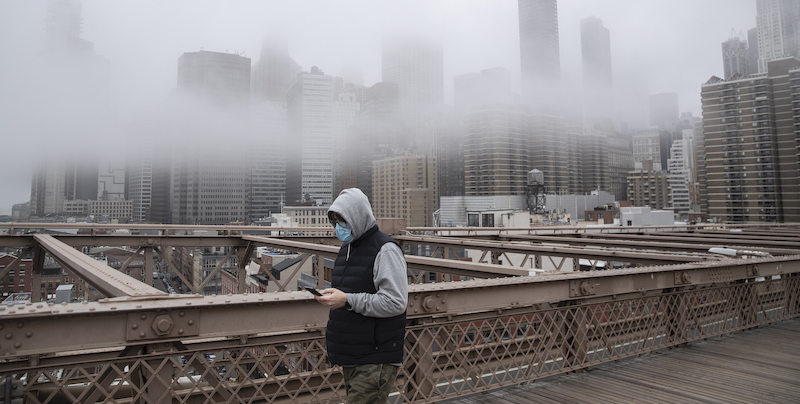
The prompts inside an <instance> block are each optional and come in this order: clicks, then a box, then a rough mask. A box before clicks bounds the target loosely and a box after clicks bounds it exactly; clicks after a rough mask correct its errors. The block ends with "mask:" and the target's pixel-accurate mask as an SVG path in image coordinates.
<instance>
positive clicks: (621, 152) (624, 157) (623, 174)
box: [608, 134, 634, 201]
mask: <svg viewBox="0 0 800 404" xmlns="http://www.w3.org/2000/svg"><path fill="white" fill-rule="evenodd" d="M633 169H634V163H633V152H632V151H631V146H630V141H629V140H628V138H627V137H625V136H623V135H621V134H613V135H609V136H608V177H609V184H610V189H609V192H610V193H612V194H614V198H615V199H616V200H617V201H627V200H628V173H629V172H630V171H632V170H633Z"/></svg>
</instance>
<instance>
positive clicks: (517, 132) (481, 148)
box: [464, 105, 538, 196]
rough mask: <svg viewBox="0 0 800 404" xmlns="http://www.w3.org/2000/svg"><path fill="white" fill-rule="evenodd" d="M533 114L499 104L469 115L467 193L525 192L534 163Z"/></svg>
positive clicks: (509, 193)
mask: <svg viewBox="0 0 800 404" xmlns="http://www.w3.org/2000/svg"><path fill="white" fill-rule="evenodd" d="M530 119H531V118H530V115H529V114H528V112H527V109H525V108H524V107H523V106H520V105H516V106H509V105H496V106H493V107H486V108H483V109H479V110H476V111H473V112H471V113H469V114H467V115H466V117H465V134H464V187H465V191H464V194H465V195H467V196H482V195H525V191H526V189H527V173H528V171H530V170H531V169H533V168H538V167H532V166H531V155H530V153H531V142H530Z"/></svg>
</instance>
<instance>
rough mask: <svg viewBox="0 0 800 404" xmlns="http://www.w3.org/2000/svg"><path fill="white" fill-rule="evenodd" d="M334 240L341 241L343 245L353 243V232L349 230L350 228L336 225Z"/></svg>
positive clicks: (339, 224)
mask: <svg viewBox="0 0 800 404" xmlns="http://www.w3.org/2000/svg"><path fill="white" fill-rule="evenodd" d="M336 238H338V239H339V240H342V242H343V243H349V242H351V241H353V231H352V230H350V226H347V225H342V224H341V223H336Z"/></svg>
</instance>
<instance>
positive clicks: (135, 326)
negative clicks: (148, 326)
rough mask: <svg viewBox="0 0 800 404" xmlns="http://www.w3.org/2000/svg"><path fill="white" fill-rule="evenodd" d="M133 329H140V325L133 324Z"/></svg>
mask: <svg viewBox="0 0 800 404" xmlns="http://www.w3.org/2000/svg"><path fill="white" fill-rule="evenodd" d="M131 328H133V329H134V330H135V329H137V328H139V324H136V323H133V325H131Z"/></svg>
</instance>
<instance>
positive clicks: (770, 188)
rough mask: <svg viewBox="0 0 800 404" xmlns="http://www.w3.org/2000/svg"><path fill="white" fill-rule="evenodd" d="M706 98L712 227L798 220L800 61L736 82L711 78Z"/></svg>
mask: <svg viewBox="0 0 800 404" xmlns="http://www.w3.org/2000/svg"><path fill="white" fill-rule="evenodd" d="M759 46H760V45H759ZM701 97H702V103H703V133H704V136H705V150H706V154H705V162H706V171H707V189H708V217H709V220H719V221H723V222H734V223H742V222H744V223H747V222H798V221H800V180H798V177H799V175H798V174H799V173H800V170H799V169H798V156H800V149H798V143H797V139H798V136H799V135H798V134H799V133H800V131H798V130H797V129H796V126H795V121H796V120H800V113H798V112H797V111H796V110H795V109H794V108H793V105H794V104H793V100H794V99H795V98H798V97H800V61H798V60H797V59H795V58H793V57H789V58H783V59H776V60H772V61H770V62H769V63H768V64H767V74H763V75H762V74H759V75H756V76H752V77H748V78H742V79H738V80H728V81H726V80H722V79H719V78H717V77H712V78H711V79H709V80H708V82H706V84H704V85H703V86H702V87H701Z"/></svg>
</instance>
